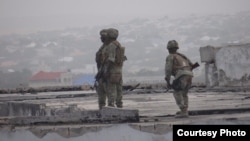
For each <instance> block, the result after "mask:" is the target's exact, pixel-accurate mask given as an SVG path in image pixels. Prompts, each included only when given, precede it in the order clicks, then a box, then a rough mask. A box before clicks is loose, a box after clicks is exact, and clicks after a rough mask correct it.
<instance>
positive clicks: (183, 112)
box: [175, 109, 188, 118]
mask: <svg viewBox="0 0 250 141" xmlns="http://www.w3.org/2000/svg"><path fill="white" fill-rule="evenodd" d="M175 118H188V111H187V109H182V110H181V111H178V112H177V113H176V115H175Z"/></svg>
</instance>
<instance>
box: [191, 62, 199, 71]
mask: <svg viewBox="0 0 250 141" xmlns="http://www.w3.org/2000/svg"><path fill="white" fill-rule="evenodd" d="M199 66H200V64H199V63H198V62H195V63H194V64H193V65H192V68H191V70H193V69H195V68H197V67H199Z"/></svg>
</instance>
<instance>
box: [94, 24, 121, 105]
mask: <svg viewBox="0 0 250 141" xmlns="http://www.w3.org/2000/svg"><path fill="white" fill-rule="evenodd" d="M101 33H102V32H101ZM104 33H105V36H106V33H107V40H106V41H105V42H104V44H103V45H102V46H101V48H100V49H99V51H98V52H97V53H96V62H97V68H98V70H99V69H100V66H102V67H104V76H103V77H102V78H101V79H100V80H99V81H98V87H97V93H98V96H99V99H98V100H99V108H100V109H101V108H102V107H103V106H105V104H106V97H107V98H108V106H111V107H114V106H115V104H116V106H117V107H120V108H121V107H122V106H123V103H122V82H123V81H122V66H123V65H122V64H117V52H116V49H117V48H118V47H120V46H121V45H120V43H119V42H118V41H116V38H117V37H118V30H116V29H113V28H110V29H105V32H104ZM115 102H116V103H115ZM114 103H115V104H114Z"/></svg>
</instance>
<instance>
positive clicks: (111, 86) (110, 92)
mask: <svg viewBox="0 0 250 141" xmlns="http://www.w3.org/2000/svg"><path fill="white" fill-rule="evenodd" d="M106 88H107V97H108V106H111V107H114V106H115V105H114V102H115V99H116V95H117V94H116V89H117V88H116V84H115V83H110V82H108V83H107V87H106Z"/></svg>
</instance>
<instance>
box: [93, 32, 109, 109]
mask: <svg viewBox="0 0 250 141" xmlns="http://www.w3.org/2000/svg"><path fill="white" fill-rule="evenodd" d="M100 35H101V40H102V42H103V44H102V46H101V47H100V48H99V50H98V51H97V52H96V57H95V60H96V64H97V70H98V71H100V69H101V67H102V65H103V63H104V60H105V58H106V56H105V49H106V46H107V44H108V40H107V39H108V33H107V30H105V29H103V30H101V31H100ZM106 85H107V83H106V81H105V79H104V77H101V78H100V79H99V80H98V82H97V85H96V91H97V94H98V105H99V109H101V108H102V107H103V106H105V105H106V97H107V89H106Z"/></svg>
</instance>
